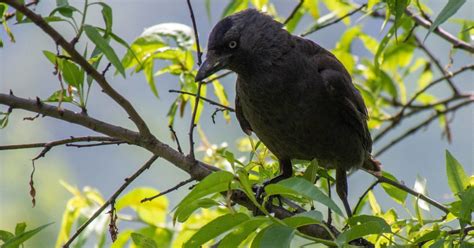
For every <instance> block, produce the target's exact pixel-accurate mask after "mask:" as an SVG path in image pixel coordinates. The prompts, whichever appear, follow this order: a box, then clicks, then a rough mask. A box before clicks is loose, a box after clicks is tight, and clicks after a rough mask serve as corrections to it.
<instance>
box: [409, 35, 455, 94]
mask: <svg viewBox="0 0 474 248" xmlns="http://www.w3.org/2000/svg"><path fill="white" fill-rule="evenodd" d="M415 41H416V43H417V44H418V47H419V48H420V49H421V50H423V52H425V54H426V55H428V57H429V58H430V60H431V61H433V63H434V64H435V66H436V68H438V70H439V71H440V72H441V74H443V75H444V76H445V77H446V76H448V75H449V74H448V72H447V71H446V70H445V69H444V67H443V66H442V65H441V63H440V62H439V60H438V59H437V58H436V57H435V56H434V54H433V53H432V52H431V51H430V50H429V49H428V48H427V47H426V46H425V45H424V44H423V42H422V41H421V40H420V38H418V37H417V36H416V35H415ZM446 82H448V85H449V87H450V88H451V90H452V91H453V94H454V95H458V94H459V90H458V89H457V88H456V86H455V85H454V83H453V81H451V78H450V77H446Z"/></svg>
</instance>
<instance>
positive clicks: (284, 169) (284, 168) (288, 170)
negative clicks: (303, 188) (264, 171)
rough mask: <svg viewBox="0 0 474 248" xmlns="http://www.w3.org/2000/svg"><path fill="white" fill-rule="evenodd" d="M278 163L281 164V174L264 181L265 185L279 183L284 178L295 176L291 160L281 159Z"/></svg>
mask: <svg viewBox="0 0 474 248" xmlns="http://www.w3.org/2000/svg"><path fill="white" fill-rule="evenodd" d="M278 163H279V164H280V175H278V176H276V177H274V178H272V179H270V180H268V181H266V182H264V183H263V186H264V187H265V186H267V185H269V184H272V183H278V182H279V181H281V180H283V179H287V178H290V177H291V176H293V167H292V166H291V160H289V159H280V160H279V161H278Z"/></svg>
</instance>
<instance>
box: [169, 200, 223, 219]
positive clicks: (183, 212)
mask: <svg viewBox="0 0 474 248" xmlns="http://www.w3.org/2000/svg"><path fill="white" fill-rule="evenodd" d="M213 206H219V203H218V202H217V201H215V200H213V199H210V198H203V199H198V200H195V201H193V202H191V203H189V204H186V205H184V206H182V207H181V208H179V209H177V210H176V212H175V216H176V219H177V220H178V222H181V223H182V222H185V221H186V220H187V219H188V218H189V216H191V214H192V213H193V212H194V211H196V209H198V208H210V207H213Z"/></svg>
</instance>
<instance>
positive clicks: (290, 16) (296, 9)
mask: <svg viewBox="0 0 474 248" xmlns="http://www.w3.org/2000/svg"><path fill="white" fill-rule="evenodd" d="M303 3H304V0H300V2H299V3H298V5H296V6H295V8H294V9H293V11H291V14H290V15H289V16H288V17H287V18H286V20H285V22H283V24H285V25H286V24H288V22H290V21H291V19H293V17H294V16H295V15H296V13H297V12H298V10H299V9H300V8H301V6H303Z"/></svg>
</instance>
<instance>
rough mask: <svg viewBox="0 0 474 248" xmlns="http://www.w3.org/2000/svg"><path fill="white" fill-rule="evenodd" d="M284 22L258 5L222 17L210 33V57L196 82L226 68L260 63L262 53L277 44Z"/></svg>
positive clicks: (238, 68)
mask: <svg viewBox="0 0 474 248" xmlns="http://www.w3.org/2000/svg"><path fill="white" fill-rule="evenodd" d="M282 26H283V25H282V24H281V23H279V22H277V21H275V20H273V18H272V17H271V16H269V15H266V14H263V13H261V12H259V11H257V10H255V9H247V10H244V11H241V12H239V13H236V14H233V15H230V16H228V17H226V18H224V19H222V20H221V21H219V22H218V23H217V24H216V26H214V28H213V29H212V31H211V34H210V35H209V40H208V45H207V54H206V60H205V61H204V63H203V64H202V65H201V67H200V68H199V71H198V73H197V75H196V82H198V81H202V80H203V79H205V78H207V77H209V76H210V75H212V74H214V73H216V72H217V71H219V70H222V69H229V70H232V71H235V72H237V73H239V72H240V71H242V70H245V69H248V68H245V67H248V66H251V64H258V63H259V61H258V60H259V59H258V58H259V57H262V56H263V57H265V55H266V53H271V52H272V51H271V49H272V48H275V45H274V44H275V43H277V41H276V40H275V38H276V37H275V35H276V34H275V33H278V32H279V31H280V30H282ZM267 55H268V54H267Z"/></svg>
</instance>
